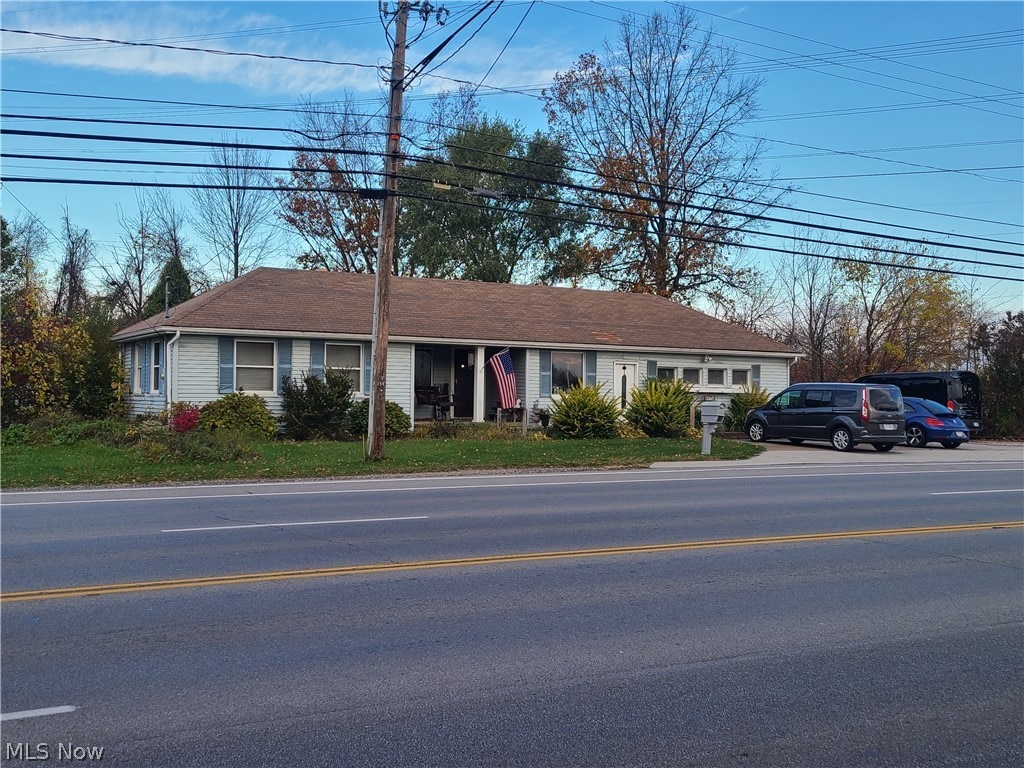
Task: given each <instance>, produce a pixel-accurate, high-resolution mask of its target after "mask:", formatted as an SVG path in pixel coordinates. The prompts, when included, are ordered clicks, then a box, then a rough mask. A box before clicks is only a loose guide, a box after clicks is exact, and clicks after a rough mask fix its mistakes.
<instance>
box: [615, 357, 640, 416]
mask: <svg viewBox="0 0 1024 768" xmlns="http://www.w3.org/2000/svg"><path fill="white" fill-rule="evenodd" d="M613 370H614V371H615V375H614V376H613V377H612V393H613V395H614V396H615V403H616V405H618V406H619V408H621V409H622V410H626V406H628V405H629V401H630V399H631V398H632V397H633V390H634V389H635V388H636V363H615V366H614V367H613Z"/></svg>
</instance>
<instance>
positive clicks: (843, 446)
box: [832, 427, 853, 451]
mask: <svg viewBox="0 0 1024 768" xmlns="http://www.w3.org/2000/svg"><path fill="white" fill-rule="evenodd" d="M832 447H833V448H835V449H836V450H837V451H852V450H853V435H851V434H850V430H848V429H847V428H846V427H836V429H835V430H834V431H833V432H832Z"/></svg>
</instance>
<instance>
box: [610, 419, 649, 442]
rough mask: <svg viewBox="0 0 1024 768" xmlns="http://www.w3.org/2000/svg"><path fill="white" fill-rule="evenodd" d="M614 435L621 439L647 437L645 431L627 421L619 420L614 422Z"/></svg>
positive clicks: (641, 438)
mask: <svg viewBox="0 0 1024 768" xmlns="http://www.w3.org/2000/svg"><path fill="white" fill-rule="evenodd" d="M615 436H616V437H618V438H621V439H622V440H644V439H646V438H647V433H645V432H644V431H643V430H642V429H638V428H637V427H634V426H633V425H632V424H630V423H629V422H628V421H619V422H616V424H615Z"/></svg>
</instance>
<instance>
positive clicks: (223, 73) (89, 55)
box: [0, 3, 383, 94]
mask: <svg viewBox="0 0 1024 768" xmlns="http://www.w3.org/2000/svg"><path fill="white" fill-rule="evenodd" d="M244 8H245V6H243V5H241V4H239V5H238V9H239V10H241V9H244ZM234 10H235V9H234V8H233V7H232V6H227V7H224V6H221V7H220V8H219V9H218V10H211V9H210V8H209V6H206V5H202V4H198V3H178V4H156V3H118V4H114V5H109V4H105V3H104V4H101V3H81V4H74V3H72V4H67V5H62V6H54V7H53V8H52V12H50V13H47V14H45V16H40V15H39V14H32V15H29V14H19V12H18V10H17V9H14V11H13V12H12V13H10V14H9V13H8V12H7V10H6V9H5V13H4V26H5V27H10V28H15V29H27V30H32V31H38V32H46V33H53V34H59V35H67V36H72V37H87V38H103V39H111V40H125V41H135V42H151V43H161V44H168V45H177V46H184V47H193V48H209V49H217V50H223V51H231V52H251V53H258V54H262V55H267V56H289V57H294V58H303V59H320V60H327V61H339V62H352V63H356V64H361V63H366V64H376V63H377V60H378V59H379V58H380V51H379V50H374V49H373V48H372V47H366V48H360V47H358V46H352V47H344V46H339V45H336V44H331V43H329V42H328V43H320V42H318V41H317V40H316V35H313V34H303V35H302V36H301V39H298V40H295V39H292V40H287V39H286V37H282V36H280V35H277V36H271V35H268V36H259V35H256V36H251V37H245V36H238V35H232V34H231V33H237V32H244V31H246V30H254V29H265V28H268V27H283V26H288V25H289V24H291V23H293V22H289V21H287V20H284V19H281V18H278V17H273V16H269V15H267V14H259V13H251V12H246V13H240V14H238V15H237V16H232V15H230V14H231V13H232V12H233V11H234ZM218 34H222V35H223V37H222V39H216V36H217V35H218ZM380 42H381V43H382V42H383V41H380ZM0 44H2V49H3V51H4V60H5V62H9V63H24V62H29V61H30V62H34V63H40V64H45V65H48V66H51V67H68V68H74V69H79V70H97V71H102V72H110V73H116V74H126V75H148V76H154V77H177V78H187V79H191V80H195V81H197V82H202V83H217V84H227V85H235V86H242V87H245V88H249V89H253V90H256V91H260V92H264V93H289V94H294V93H299V92H301V93H310V94H317V93H324V92H328V91H336V90H340V89H347V90H350V91H353V92H357V93H358V92H364V91H372V92H376V90H377V88H378V86H379V82H380V78H379V74H378V71H377V70H376V69H370V68H363V67H350V66H338V65H335V64H323V63H304V62H296V61H287V60H282V59H261V58H258V57H250V56H233V55H220V54H211V53H200V52H195V51H184V50H170V49H162V48H155V47H148V46H146V47H143V46H126V45H118V44H112V43H100V42H84V41H61V40H54V39H48V38H45V37H40V36H37V35H24V34H9V33H4V35H3V39H2V41H0Z"/></svg>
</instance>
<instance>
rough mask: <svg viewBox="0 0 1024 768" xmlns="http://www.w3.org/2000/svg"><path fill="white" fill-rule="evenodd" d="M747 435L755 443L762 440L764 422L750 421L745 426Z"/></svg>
mask: <svg viewBox="0 0 1024 768" xmlns="http://www.w3.org/2000/svg"><path fill="white" fill-rule="evenodd" d="M747 437H749V438H750V439H751V440H753V441H754V442H755V443H763V442H764V424H762V423H761V422H760V421H752V422H750V425H749V426H748V427H747Z"/></svg>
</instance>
